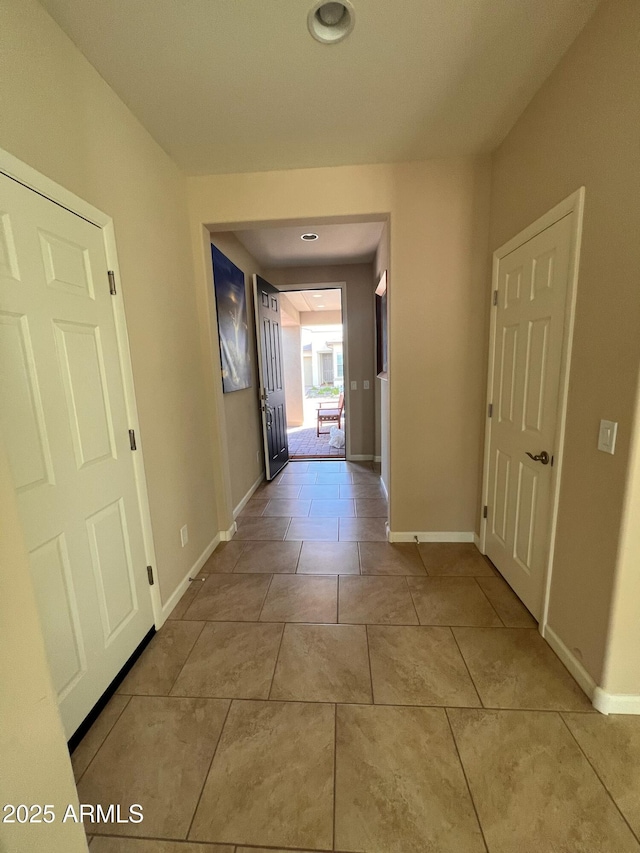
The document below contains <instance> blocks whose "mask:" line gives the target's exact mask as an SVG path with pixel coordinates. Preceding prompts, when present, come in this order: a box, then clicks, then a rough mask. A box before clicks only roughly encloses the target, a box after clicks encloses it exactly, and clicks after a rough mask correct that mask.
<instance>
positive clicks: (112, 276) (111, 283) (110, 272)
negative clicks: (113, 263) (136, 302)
mask: <svg viewBox="0 0 640 853" xmlns="http://www.w3.org/2000/svg"><path fill="white" fill-rule="evenodd" d="M107 277H108V279H109V293H110V294H111V295H112V296H115V295H116V274H115V273H114V271H113V270H107Z"/></svg>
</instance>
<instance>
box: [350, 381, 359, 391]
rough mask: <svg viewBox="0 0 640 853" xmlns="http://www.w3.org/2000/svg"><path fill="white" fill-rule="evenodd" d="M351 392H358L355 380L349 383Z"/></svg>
mask: <svg viewBox="0 0 640 853" xmlns="http://www.w3.org/2000/svg"><path fill="white" fill-rule="evenodd" d="M351 390H352V391H357V390H358V383H357V382H356V380H355V379H354V380H352V382H351Z"/></svg>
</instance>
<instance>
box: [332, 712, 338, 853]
mask: <svg viewBox="0 0 640 853" xmlns="http://www.w3.org/2000/svg"><path fill="white" fill-rule="evenodd" d="M337 762H338V703H337V702H336V703H335V704H334V706H333V829H332V836H331V847H332V848H333V849H334V850H335V849H336V784H337V777H338V763H337Z"/></svg>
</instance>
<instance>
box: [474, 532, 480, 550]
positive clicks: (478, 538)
mask: <svg viewBox="0 0 640 853" xmlns="http://www.w3.org/2000/svg"><path fill="white" fill-rule="evenodd" d="M473 544H474V545H475V546H476V548H477V549H478V551H480V553H481V554H482V540H481V539H480V537H479V536H478V534H477V533H474V534H473Z"/></svg>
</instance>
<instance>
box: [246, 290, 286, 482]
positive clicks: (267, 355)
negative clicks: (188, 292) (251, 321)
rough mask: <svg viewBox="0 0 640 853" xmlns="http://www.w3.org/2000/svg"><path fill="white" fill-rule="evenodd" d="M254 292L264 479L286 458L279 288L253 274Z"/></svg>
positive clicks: (284, 462) (272, 475) (271, 476)
mask: <svg viewBox="0 0 640 853" xmlns="http://www.w3.org/2000/svg"><path fill="white" fill-rule="evenodd" d="M253 295H254V299H255V306H256V312H255V313H256V336H257V340H258V373H259V378H260V409H261V414H262V433H263V436H264V454H265V463H266V474H267V480H272V479H273V478H274V477H275V475H276V474H277V473H278V471H280V470H281V469H282V468H283V467H284V466H285V465H286V464H287V462H288V461H289V446H288V443H287V412H286V406H285V399H284V365H283V363H282V334H281V331H280V291H278V290H277V289H276V288H275V287H274V286H273V285H272V284H269V282H268V281H265V280H264V279H263V278H260V276H259V275H254V277H253Z"/></svg>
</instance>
